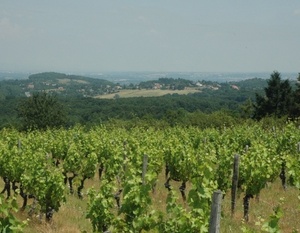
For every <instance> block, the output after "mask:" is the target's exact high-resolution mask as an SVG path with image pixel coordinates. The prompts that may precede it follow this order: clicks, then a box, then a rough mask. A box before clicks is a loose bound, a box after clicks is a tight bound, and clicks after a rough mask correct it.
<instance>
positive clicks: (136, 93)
mask: <svg viewBox="0 0 300 233" xmlns="http://www.w3.org/2000/svg"><path fill="white" fill-rule="evenodd" d="M195 92H200V91H199V90H198V89H196V88H187V89H185V90H160V89H149V90H148V89H147V90H146V89H142V90H120V91H119V92H118V93H114V94H107V95H99V96H97V97H96V98H100V99H113V98H115V96H116V94H117V95H118V96H119V97H120V98H128V97H152V96H163V95H167V94H179V95H187V94H189V93H195Z"/></svg>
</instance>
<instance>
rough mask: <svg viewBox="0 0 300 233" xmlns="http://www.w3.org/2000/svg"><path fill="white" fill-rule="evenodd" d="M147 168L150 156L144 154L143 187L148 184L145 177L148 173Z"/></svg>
mask: <svg viewBox="0 0 300 233" xmlns="http://www.w3.org/2000/svg"><path fill="white" fill-rule="evenodd" d="M147 166H148V155H146V154H144V157H143V172H142V181H143V185H145V184H146V180H145V175H146V172H147Z"/></svg>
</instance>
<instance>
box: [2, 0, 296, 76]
mask: <svg viewBox="0 0 300 233" xmlns="http://www.w3.org/2000/svg"><path fill="white" fill-rule="evenodd" d="M0 70H2V71H9V70H10V71H58V72H102V71H200V72H261V71H265V72H272V71H274V70H277V71H279V72H299V71H300V1H299V0H288V1H287V0H282V1H279V0H251V1H249V0H210V1H209V0H206V1H202V0H185V1H183V0H181V1H179V0H106V1H103V0H88V1H83V0H52V1H49V0H26V1H20V0H0Z"/></svg>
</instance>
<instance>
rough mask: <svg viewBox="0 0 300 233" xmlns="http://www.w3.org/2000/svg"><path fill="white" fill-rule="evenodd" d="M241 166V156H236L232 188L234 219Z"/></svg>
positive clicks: (232, 212) (232, 213)
mask: <svg viewBox="0 0 300 233" xmlns="http://www.w3.org/2000/svg"><path fill="white" fill-rule="evenodd" d="M239 164H240V156H239V155H238V154H236V155H234V162H233V175H232V186H231V217H233V215H234V212H235V205H236V196H237V189H238V181H239Z"/></svg>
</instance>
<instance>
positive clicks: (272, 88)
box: [254, 71, 292, 119]
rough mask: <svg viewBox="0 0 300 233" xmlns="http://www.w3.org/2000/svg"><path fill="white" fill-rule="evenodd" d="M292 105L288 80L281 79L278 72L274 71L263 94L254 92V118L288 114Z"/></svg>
mask: <svg viewBox="0 0 300 233" xmlns="http://www.w3.org/2000/svg"><path fill="white" fill-rule="evenodd" d="M291 106H292V87H291V85H290V82H289V80H284V81H282V80H281V76H280V73H279V72H277V71H274V72H273V73H272V74H271V77H270V79H269V80H268V86H267V87H266V88H265V95H264V96H262V95H259V94H256V103H255V104H254V108H255V111H254V118H255V119H261V118H263V117H265V116H275V117H278V118H279V117H282V116H285V115H289V114H290V111H291Z"/></svg>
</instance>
